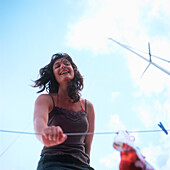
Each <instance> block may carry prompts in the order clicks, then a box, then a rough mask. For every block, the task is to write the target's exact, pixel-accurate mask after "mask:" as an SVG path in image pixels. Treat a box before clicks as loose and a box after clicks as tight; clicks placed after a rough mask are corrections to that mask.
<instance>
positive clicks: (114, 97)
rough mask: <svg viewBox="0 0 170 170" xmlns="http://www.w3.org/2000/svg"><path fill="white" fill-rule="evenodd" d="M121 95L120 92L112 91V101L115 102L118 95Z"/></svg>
mask: <svg viewBox="0 0 170 170" xmlns="http://www.w3.org/2000/svg"><path fill="white" fill-rule="evenodd" d="M119 96H120V92H112V96H111V102H112V103H113V102H114V101H115V100H116V98H117V97H119Z"/></svg>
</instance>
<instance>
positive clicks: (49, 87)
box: [32, 53, 84, 102]
mask: <svg viewBox="0 0 170 170" xmlns="http://www.w3.org/2000/svg"><path fill="white" fill-rule="evenodd" d="M60 58H66V59H67V60H68V61H69V62H70V63H71V65H72V67H73V70H74V78H73V79H72V80H71V81H70V83H69V85H68V96H69V97H70V98H71V99H73V101H74V102H77V101H79V99H80V96H81V94H80V91H81V90H82V89H83V87H84V85H83V77H82V75H81V74H80V72H79V71H78V68H77V66H76V64H75V63H74V62H73V61H72V58H71V57H70V56H69V55H68V54H67V53H56V54H54V55H53V56H52V57H51V61H50V63H49V64H47V65H46V66H45V67H43V68H41V69H40V71H39V75H40V78H39V79H37V80H35V81H34V83H35V85H34V86H32V87H39V88H40V90H39V91H38V92H37V93H40V92H43V91H44V90H46V91H47V92H48V93H57V92H58V89H59V83H58V82H57V80H56V78H55V76H54V73H53V65H54V63H55V61H56V60H58V59H60Z"/></svg>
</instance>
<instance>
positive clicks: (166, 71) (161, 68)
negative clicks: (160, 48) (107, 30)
mask: <svg viewBox="0 0 170 170" xmlns="http://www.w3.org/2000/svg"><path fill="white" fill-rule="evenodd" d="M108 39H109V40H111V41H113V42H115V43H117V44H118V45H120V46H121V47H123V48H125V49H127V50H129V51H131V52H132V53H134V54H136V55H137V56H139V57H140V58H142V59H144V60H145V61H147V62H150V61H149V60H148V59H146V58H145V57H143V56H142V55H140V54H138V53H137V52H135V51H133V50H131V49H130V48H127V47H126V46H125V45H124V44H121V43H120V42H118V41H116V40H114V39H113V38H108ZM150 64H152V65H153V66H155V67H157V68H158V69H160V70H161V71H163V72H164V73H166V74H168V75H170V71H168V70H166V69H164V68H163V67H161V66H159V65H157V64H156V63H154V62H150Z"/></svg>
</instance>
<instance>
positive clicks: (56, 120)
mask: <svg viewBox="0 0 170 170" xmlns="http://www.w3.org/2000/svg"><path fill="white" fill-rule="evenodd" d="M50 96H51V95H50ZM51 98H52V101H53V105H54V107H53V110H52V111H51V112H50V113H49V119H48V126H60V127H61V128H62V130H63V132H64V133H86V132H87V131H88V127H89V124H88V120H87V113H86V100H85V110H83V109H82V110H80V111H78V112H75V111H70V110H67V109H63V108H60V107H56V106H55V102H54V99H53V97H52V96H51ZM85 137H86V136H85V135H78V136H77V135H76V136H68V137H67V139H66V141H65V142H64V143H62V144H60V145H56V146H51V147H46V146H44V148H43V149H42V152H41V156H43V155H44V154H46V155H58V156H59V155H70V156H72V157H74V158H76V159H78V160H80V161H81V162H83V163H85V164H89V162H90V160H89V156H88V155H87V154H86V153H85V143H84V141H85Z"/></svg>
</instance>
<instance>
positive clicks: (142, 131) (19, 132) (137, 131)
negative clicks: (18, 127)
mask: <svg viewBox="0 0 170 170" xmlns="http://www.w3.org/2000/svg"><path fill="white" fill-rule="evenodd" d="M126 131H127V132H128V133H152V132H162V130H136V131H135V130H133V131H128V130H126ZM166 131H170V129H168V130H166ZM0 132H2V133H14V134H23V135H42V134H41V133H34V132H23V131H12V130H2V129H0ZM109 134H118V132H88V133H65V135H67V136H76V135H109Z"/></svg>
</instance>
